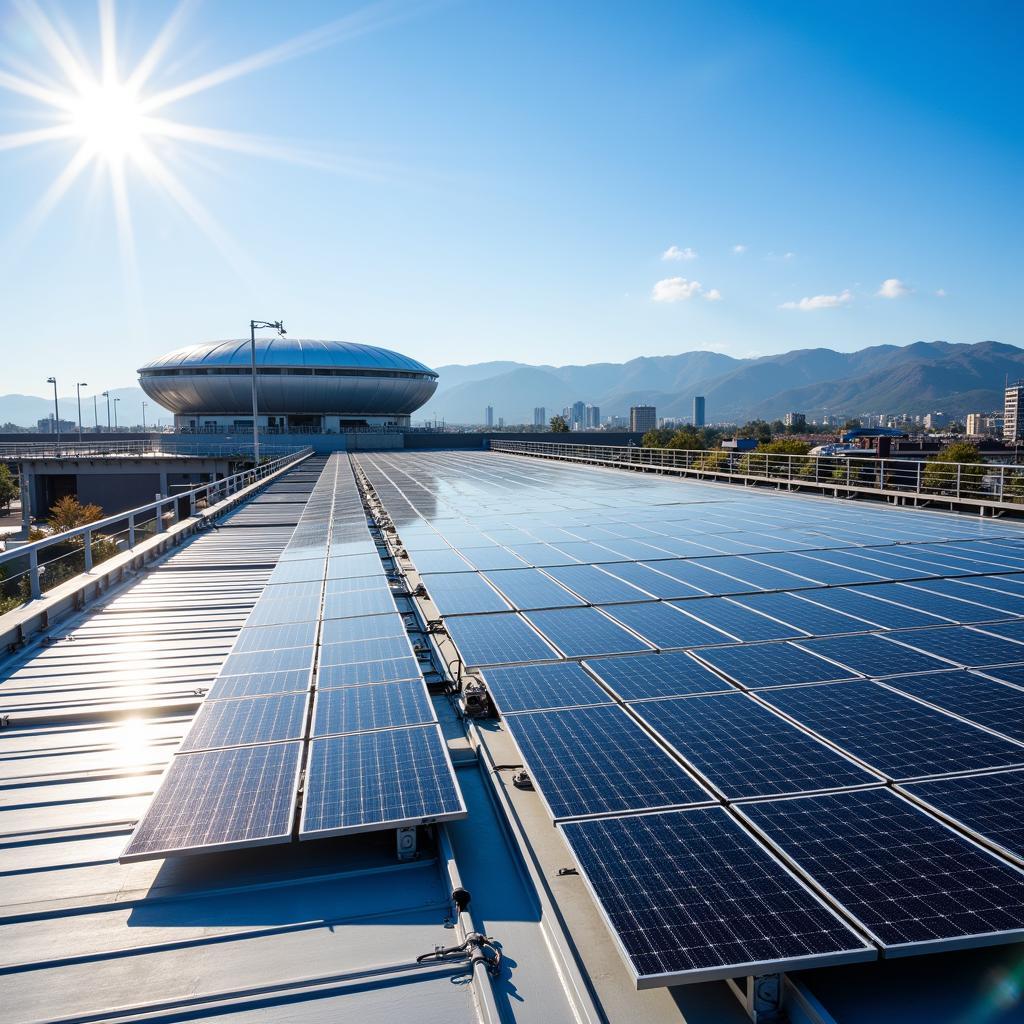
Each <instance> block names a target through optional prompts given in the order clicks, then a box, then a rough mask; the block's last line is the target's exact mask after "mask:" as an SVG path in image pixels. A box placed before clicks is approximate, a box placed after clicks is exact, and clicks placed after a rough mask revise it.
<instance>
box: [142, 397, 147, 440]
mask: <svg viewBox="0 0 1024 1024" xmlns="http://www.w3.org/2000/svg"><path fill="white" fill-rule="evenodd" d="M142 432H143V433H145V432H146V403H145V402H143V403H142Z"/></svg>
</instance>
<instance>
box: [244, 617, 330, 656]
mask: <svg viewBox="0 0 1024 1024" xmlns="http://www.w3.org/2000/svg"><path fill="white" fill-rule="evenodd" d="M316 628H317V623H316V620H315V619H314V620H313V621H312V622H292V623H287V624H282V625H277V626H255V627H251V626H250V627H246V628H245V629H242V630H240V631H239V634H238V639H237V640H236V641H235V646H234V647H233V648H232V651H233V652H234V653H235V654H247V653H249V652H250V651H275V650H281V649H283V648H287V647H308V646H310V645H311V644H313V643H315V642H316Z"/></svg>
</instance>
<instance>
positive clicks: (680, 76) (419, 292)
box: [0, 0, 1022, 393]
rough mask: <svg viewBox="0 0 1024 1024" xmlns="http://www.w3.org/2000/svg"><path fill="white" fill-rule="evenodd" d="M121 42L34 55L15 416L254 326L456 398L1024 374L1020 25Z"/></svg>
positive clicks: (22, 87) (420, 24) (16, 252)
mask: <svg viewBox="0 0 1024 1024" xmlns="http://www.w3.org/2000/svg"><path fill="white" fill-rule="evenodd" d="M100 10H101V11H102V12H105V14H104V17H105V18H106V24H107V29H109V31H101V27H100V20H101V19H100V18H98V17H97V14H96V11H95V10H94V9H93V8H92V7H91V6H90V5H77V6H72V5H61V4H57V3H54V4H47V5H45V6H44V7H38V8H37V7H36V6H35V5H32V4H25V5H18V6H12V7H9V8H8V9H7V11H6V14H5V18H4V21H3V25H2V28H3V31H4V38H5V41H6V46H5V49H4V57H3V60H2V61H0V63H2V64H3V68H2V71H3V74H2V75H0V85H2V86H3V106H2V108H0V134H2V138H0V159H2V166H3V170H4V175H5V183H6V186H7V197H8V203H7V204H5V206H4V209H3V211H2V212H0V217H2V221H0V224H2V230H3V233H4V237H5V239H6V245H5V246H4V247H3V250H2V254H0V260H2V265H3V268H4V278H5V285H6V291H7V293H8V295H9V296H17V301H16V302H14V303H11V302H8V304H7V309H6V313H7V324H6V327H7V333H8V338H18V339H27V340H28V341H30V344H22V345H21V346H20V348H19V358H18V360H17V361H16V365H14V366H13V367H9V368H8V371H7V373H6V374H5V378H6V382H7V386H6V388H5V390H10V391H14V392H25V393H39V392H40V391H41V390H42V387H41V383H40V382H44V381H45V379H46V377H47V376H48V375H50V374H52V373H53V372H54V362H55V360H59V361H60V363H61V365H62V366H64V367H66V375H67V376H68V377H69V378H75V379H78V378H82V377H84V378H85V379H89V377H90V371H91V370H92V368H93V367H94V366H95V365H96V363H97V362H99V363H101V364H102V365H103V366H104V367H105V368H107V369H108V374H109V381H108V383H109V386H118V385H123V384H127V383H130V382H132V381H133V380H134V370H135V369H136V368H137V366H138V365H141V363H142V362H144V361H145V360H146V359H147V358H150V357H154V356H157V355H159V354H161V353H162V352H164V351H167V350H168V349H171V348H174V347H177V346H180V345H183V344H191V343H195V342H201V341H208V340H213V339H217V338H225V337H238V336H241V335H242V334H243V332H244V328H245V325H246V324H247V321H248V319H249V318H250V317H251V316H255V315H263V316H270V317H285V318H286V319H287V320H288V323H289V328H290V330H293V331H295V332H296V333H297V335H298V336H300V337H321V338H341V339H346V340H353V341H358V342H365V343H369V344H380V345H383V346H385V347H393V348H397V349H398V350H400V351H403V352H408V353H409V354H410V355H412V356H413V357H415V358H419V359H422V360H423V361H425V362H426V363H427V364H428V365H433V366H437V365H444V364H448V363H467V362H472V361H474V360H476V359H479V358H481V357H485V358H499V357H503V356H507V355H508V354H509V353H514V354H515V355H516V356H518V357H519V358H522V359H526V360H529V361H534V362H543V361H547V360H549V359H550V353H551V352H552V351H557V352H558V353H559V361H564V362H588V361H600V360H602V359H608V358H613V357H614V356H615V355H616V354H619V353H622V352H623V351H626V352H628V353H629V354H652V355H656V354H662V353H674V352H680V351H688V350H697V349H709V350H713V351H720V352H727V353H729V354H732V355H737V356H744V355H750V354H762V353H765V352H770V351H778V350H780V349H783V348H797V347H810V346H813V345H816V344H822V343H824V344H827V345H830V346H831V347H834V348H836V349H839V350H850V349H851V348H857V347H863V346H865V345H871V344H877V343H883V342H884V343H895V344H906V343H910V342H913V341H915V340H917V339H919V338H934V337H945V338H950V339H953V340H961V341H972V342H973V341H978V340H982V339H984V338H995V339H998V340H1000V341H1003V342H1006V343H1010V344H1013V343H1018V342H1020V341H1021V336H1020V328H1019V323H1018V320H1017V318H1016V315H1015V310H1014V308H1013V301H1012V295H1013V293H1014V289H1015V271H1014V267H1015V266H1016V265H1017V264H1018V263H1019V255H1020V243H1019V238H1020V237H1021V234H1022V230H1021V228H1022V223H1021V221H1022V217H1021V211H1020V204H1019V203H1016V202H1014V201H1012V200H1013V196H1014V195H1015V182H1016V181H1017V180H1019V178H1020V172H1021V169H1022V168H1021V163H1022V160H1021V157H1022V145H1021V141H1020V137H1019V134H1018V133H1016V132H1015V131H1014V130H1013V126H1014V125H1015V124H1016V121H1017V117H1016V113H1015V101H1014V98H1015V95H1016V90H1015V88H1014V84H1015V83H1014V79H1013V72H1012V70H1011V69H1012V66H1013V62H1012V60H1010V59H1009V57H1010V53H1011V51H1010V46H1011V40H1012V39H1013V38H1014V37H1015V34H1014V32H1013V31H1010V29H1012V28H1013V25H1014V24H1019V21H1020V18H1021V15H1020V14H1019V13H1018V12H1016V11H1015V10H1013V9H1012V8H1005V9H1003V13H1002V15H1001V17H996V18H993V17H992V16H991V15H990V14H988V13H986V12H982V11H976V10H974V9H972V8H969V7H967V6H966V5H963V6H958V7H952V8H950V9H949V10H948V11H947V12H946V14H945V15H944V17H943V18H942V19H928V18H918V17H917V15H916V13H915V12H916V11H917V10H918V7H917V5H914V4H911V5H908V6H907V7H905V8H901V9H900V10H898V11H893V10H891V9H889V8H882V7H881V5H868V6H867V7H862V8H859V9H858V12H857V13H856V16H854V15H853V14H852V13H851V12H845V11H843V10H841V9H838V8H837V9H832V8H827V7H823V6H821V5H809V4H808V5H805V4H796V5H793V6H791V7H790V8H787V9H786V11H784V12H780V11H774V12H767V11H765V9H763V8H762V7H760V6H759V5H755V4H751V3H746V4H744V3H724V4H715V5H712V4H691V5H687V7H686V8H685V9H684V8H679V7H675V6H673V5H668V4H665V5H656V10H655V11H654V12H651V11H642V12H641V11H628V10H626V9H607V10H603V11H598V12H596V13H595V12H594V11H593V10H591V9H589V8H587V9H584V8H583V7H582V6H576V5H573V4H568V5H560V6H559V7H557V8H553V9H552V8H547V7H542V6H531V5H525V6H521V7H518V8H510V9H504V10H498V9H493V8H485V7H483V6H482V5H474V4H470V3H453V4H447V5H442V6H440V7H437V6H429V5H420V4H413V3H399V4H395V5H392V6H390V7H387V8H381V7H356V8H352V9H350V10H349V11H348V13H347V14H345V15H343V16H342V17H340V18H339V16H338V11H337V9H336V8H335V7H334V6H333V5H328V4H318V3H311V4H308V5H305V6H304V7H301V8H298V9H293V8H263V7H255V8H253V7H252V6H251V5H242V4H241V3H240V2H239V0H231V2H227V0H226V2H224V3H221V4H218V5H216V6H213V5H208V6H205V7H198V6H195V7H193V5H185V6H184V7H182V8H181V9H180V10H179V8H177V7H175V6H174V5H173V4H171V3H152V4H141V3H122V4H119V5H117V6H116V7H114V6H113V5H112V4H110V3H107V2H104V3H103V4H101V5H100ZM872 11H874V14H875V15H876V16H877V17H878V18H882V17H884V18H885V19H886V21H887V23H888V24H889V26H890V29H891V31H889V32H887V33H886V34H885V36H884V38H882V39H879V38H878V37H877V36H876V34H875V33H873V32H868V30H867V26H868V25H870V24H872V23H873V18H872ZM40 12H41V13H40ZM111 12H112V14H111ZM652 13H654V14H656V15H657V16H656V17H652V16H651V14H652ZM44 19H45V20H44ZM240 25H241V26H244V28H243V29H242V30H241V31H240V30H239V26H240ZM111 26H113V28H111ZM911 26H912V28H913V31H910V28H911ZM904 30H905V31H904ZM499 39H500V40H501V46H500V47H499V46H497V40H499ZM103 40H106V42H105V44H104V42H103ZM154 43H155V44H156V46H154ZM104 52H106V57H105V58H104V56H103V54H104ZM1004 52H1005V54H1006V58H1007V59H1005V60H1003V59H1001V58H1000V55H1001V54H1003V53H1004ZM69 53H70V54H73V55H74V56H73V58H72V59H70V60H69V59H68V57H67V54H69ZM115 54H116V57H115V56H114V55H115ZM147 55H148V57H147ZM140 65H141V66H142V71H143V72H144V73H143V74H142V75H139V73H138V69H139V68H140ZM610 65H612V66H614V67H616V69H617V70H616V74H615V75H614V76H609V75H608V68H609V66H610ZM937 66H942V67H943V68H944V73H943V76H942V81H941V82H940V81H938V80H936V79H935V77H934V74H933V71H932V69H933V68H934V67H937ZM384 67H386V68H387V69H388V74H387V76H386V77H382V76H381V74H380V70H381V69H382V68H384ZM526 67H528V68H530V72H529V75H528V76H527V75H524V71H523V69H524V68H526ZM105 68H106V70H104V69H105ZM133 69H134V74H135V77H136V78H139V79H144V81H143V84H142V85H141V86H140V90H141V91H140V92H139V97H140V98H141V101H142V102H143V105H144V106H145V110H144V111H143V112H142V113H141V114H140V112H139V111H138V110H136V109H135V107H134V106H133V105H132V104H133V103H134V100H133V99H132V96H131V95H128V96H127V97H126V94H125V91H124V90H123V89H121V88H120V86H126V85H127V83H128V82H129V81H130V80H131V79H130V77H129V76H132V75H133ZM105 75H109V76H110V79H109V80H110V81H111V82H113V83H115V85H117V86H118V88H115V89H114V90H113V91H112V92H108V93H102V94H101V96H100V97H99V99H97V96H96V94H95V90H94V84H95V83H97V82H98V83H100V84H101V85H102V84H103V83H104V82H106V81H107V78H105V77H104V76H105ZM83 76H84V82H85V84H83V81H82V79H83ZM147 76H148V77H147ZM924 79H927V81H928V83H929V84H928V87H927V88H922V87H921V82H922V80H924ZM90 82H92V83H93V85H90V84H89V83H90ZM367 83H372V85H371V86H370V87H369V88H367ZM55 96H56V97H57V99H59V100H60V102H63V103H64V104H65V106H64V107H61V106H60V104H59V103H57V105H56V106H55V105H54V103H55ZM69 96H70V97H71V99H70V100H68V97H69ZM311 100H312V101H311ZM68 103H70V108H68V106H67V104H68ZM678 110H683V111H685V110H692V111H694V112H695V113H694V114H693V115H692V116H688V115H683V120H682V123H684V124H685V128H686V130H685V132H679V131H678V130H677V128H678V125H677V124H676V123H675V121H676V118H675V115H674V114H672V115H669V114H668V113H667V112H669V111H671V112H675V111H678ZM140 117H143V118H148V119H149V120H148V121H145V123H142V122H140V120H139V118H140ZM154 122H155V123H154ZM69 123H70V127H69ZM809 125H813V126H814V130H813V131H812V132H808V130H807V129H808V126H809ZM567 126H568V127H567ZM83 139H84V140H85V142H87V143H88V144H89V146H90V147H92V148H91V150H90V151H89V152H88V153H86V155H85V156H83V157H79V154H80V152H81V148H82V143H83ZM140 140H141V141H142V142H144V143H145V147H144V148H145V150H146V151H147V154H148V155H144V156H140V155H139V154H140V153H141V152H142V148H139V143H140ZM609 140H612V141H613V144H612V145H609ZM780 140H781V141H780ZM76 159H77V163H76ZM154 160H157V161H159V163H158V164H157V163H154ZM160 168H163V170H161V169H160ZM72 172H73V173H72ZM51 183H52V187H51ZM57 193H60V194H59V195H58V194H57ZM939 210H941V216H937V213H936V211H939ZM44 214H45V215H44ZM823 224H827V225H828V229H827V231H826V230H824V229H823V227H822V225H823ZM968 253H970V254H971V257H970V258H969V259H968V258H966V254H968ZM282 254H287V258H285V259H282V258H281V257H282ZM940 293H941V294H940ZM68 311H73V315H74V329H73V331H72V332H69V330H68V322H67V320H68ZM497 311H500V315H495V314H496V312H497ZM8 344H10V342H9V343H8ZM92 375H93V376H95V373H93V374H92Z"/></svg>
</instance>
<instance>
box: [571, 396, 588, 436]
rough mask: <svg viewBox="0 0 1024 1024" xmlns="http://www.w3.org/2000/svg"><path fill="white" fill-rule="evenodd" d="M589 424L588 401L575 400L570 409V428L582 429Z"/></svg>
mask: <svg viewBox="0 0 1024 1024" xmlns="http://www.w3.org/2000/svg"><path fill="white" fill-rule="evenodd" d="M586 425H587V403H586V402H573V403H572V408H571V409H570V410H569V429H570V430H582V429H583V428H584V427H585V426H586Z"/></svg>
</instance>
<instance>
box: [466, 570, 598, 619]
mask: <svg viewBox="0 0 1024 1024" xmlns="http://www.w3.org/2000/svg"><path fill="white" fill-rule="evenodd" d="M485 575H486V578H487V579H489V580H490V581H491V583H493V584H494V585H495V586H496V587H497V588H498V589H499V590H500V591H501V592H502V593H503V594H504V595H505V597H507V598H508V599H509V601H510V602H511V604H512V605H513V607H515V608H520V609H523V610H527V609H531V608H568V607H570V606H571V605H580V604H583V602H582V601H581V600H580V599H579V598H578V597H576V595H575V594H570V593H569V591H568V590H566V589H565V587H561V586H559V585H558V584H557V583H556V582H555V581H554V580H551V579H548V577H547V576H545V575H544V573H542V572H540V570H538V569H504V570H500V571H498V572H489V573H486V574H485Z"/></svg>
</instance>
